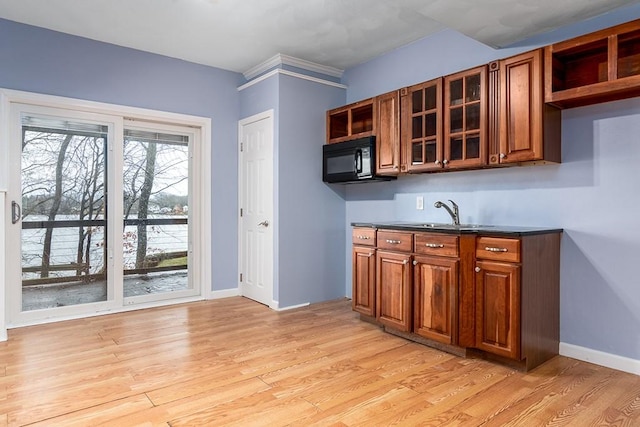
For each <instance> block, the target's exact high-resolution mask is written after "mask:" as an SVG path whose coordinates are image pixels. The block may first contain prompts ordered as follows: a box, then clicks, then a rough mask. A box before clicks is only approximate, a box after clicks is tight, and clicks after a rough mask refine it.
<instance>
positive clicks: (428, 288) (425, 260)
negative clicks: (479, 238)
mask: <svg viewBox="0 0 640 427" xmlns="http://www.w3.org/2000/svg"><path fill="white" fill-rule="evenodd" d="M414 242H415V243H414V253H415V254H416V255H415V256H414V259H413V287H414V299H413V301H414V303H413V310H414V312H413V325H414V326H413V331H414V333H416V334H417V335H420V336H422V337H425V338H429V339H432V340H434V341H438V342H441V343H444V344H453V343H454V342H455V338H456V337H455V335H456V330H457V309H456V307H457V293H458V292H457V289H458V280H459V279H458V268H459V260H458V237H457V236H447V235H441V234H440V235H439V234H436V233H416V234H415V236H414Z"/></svg>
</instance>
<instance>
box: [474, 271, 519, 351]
mask: <svg viewBox="0 0 640 427" xmlns="http://www.w3.org/2000/svg"><path fill="white" fill-rule="evenodd" d="M475 271H476V347H477V348H479V349H480V350H485V351H488V352H490V353H493V354H497V355H498V356H504V357H508V358H510V359H516V360H519V359H520V266H519V265H517V264H503V263H498V262H493V261H478V262H477V263H476V268H475Z"/></svg>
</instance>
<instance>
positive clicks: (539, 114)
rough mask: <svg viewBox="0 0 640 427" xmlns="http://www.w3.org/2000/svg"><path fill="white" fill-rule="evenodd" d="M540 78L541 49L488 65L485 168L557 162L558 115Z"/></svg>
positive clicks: (559, 130) (559, 154)
mask: <svg viewBox="0 0 640 427" xmlns="http://www.w3.org/2000/svg"><path fill="white" fill-rule="evenodd" d="M542 76H543V55H542V49H537V50H534V51H531V52H526V53H523V54H520V55H516V56H513V57H511V58H507V59H503V60H500V61H494V62H492V63H490V64H489V124H488V126H489V144H488V163H489V165H508V164H521V163H527V162H534V161H540V162H550V163H559V162H560V160H561V159H560V157H561V150H560V147H561V144H560V141H561V124H560V123H561V112H560V109H558V108H556V107H553V106H550V105H545V103H544V101H543V97H544V90H543V78H542Z"/></svg>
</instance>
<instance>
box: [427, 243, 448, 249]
mask: <svg viewBox="0 0 640 427" xmlns="http://www.w3.org/2000/svg"><path fill="white" fill-rule="evenodd" d="M424 245H425V246H426V247H428V248H433V249H440V248H444V245H439V244H437V243H425V244H424Z"/></svg>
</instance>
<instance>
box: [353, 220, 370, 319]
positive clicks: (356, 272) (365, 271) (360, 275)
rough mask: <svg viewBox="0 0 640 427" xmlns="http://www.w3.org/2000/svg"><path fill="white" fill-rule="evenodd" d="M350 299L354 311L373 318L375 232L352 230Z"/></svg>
mask: <svg viewBox="0 0 640 427" xmlns="http://www.w3.org/2000/svg"><path fill="white" fill-rule="evenodd" d="M352 235H353V249H352V255H353V272H352V276H353V277H352V299H351V306H352V308H353V310H354V311H356V312H358V313H360V314H363V315H365V316H369V317H371V318H373V317H375V315H376V310H375V304H376V294H375V292H376V248H375V245H376V230H375V229H373V228H354V229H353V231H352Z"/></svg>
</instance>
